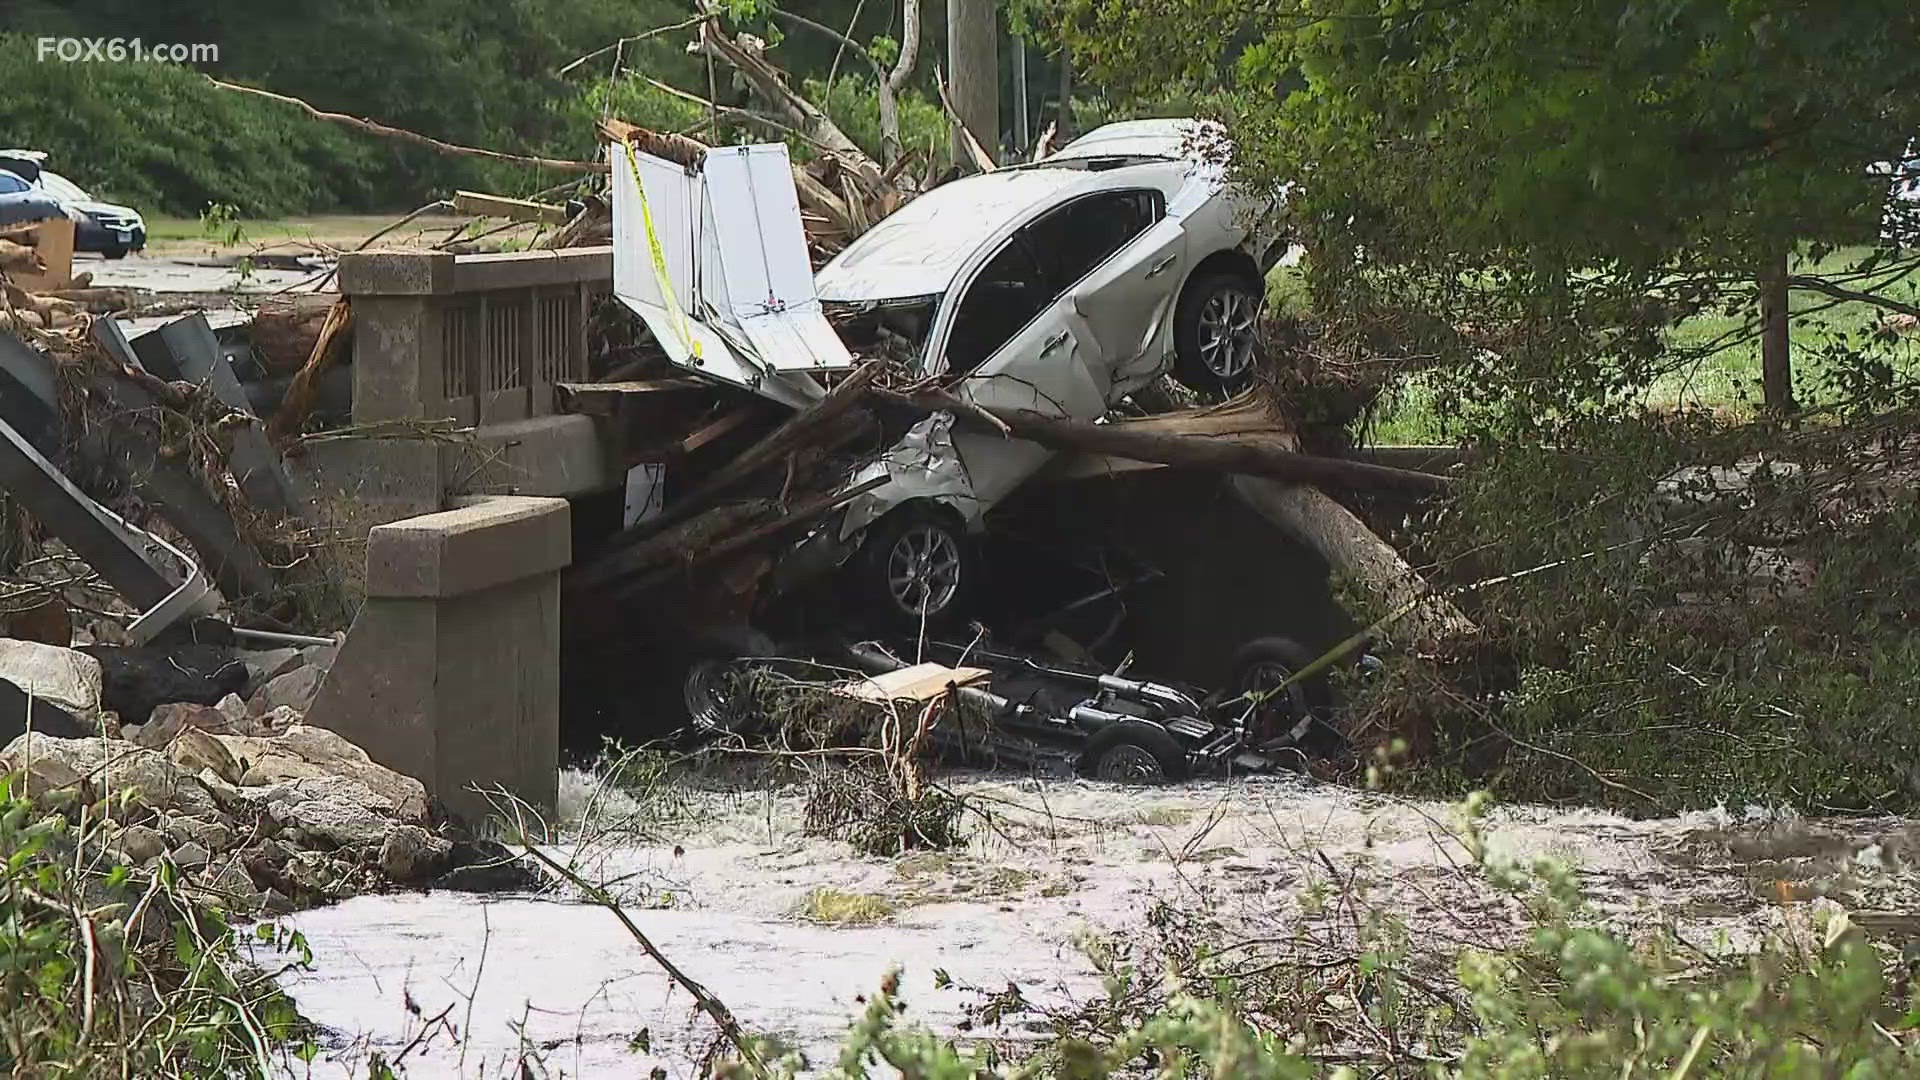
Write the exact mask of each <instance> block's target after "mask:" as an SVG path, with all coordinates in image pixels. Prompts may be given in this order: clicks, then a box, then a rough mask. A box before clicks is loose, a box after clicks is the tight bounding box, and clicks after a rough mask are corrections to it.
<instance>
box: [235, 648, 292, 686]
mask: <svg viewBox="0 0 1920 1080" xmlns="http://www.w3.org/2000/svg"><path fill="white" fill-rule="evenodd" d="M234 659H236V660H238V661H240V662H241V663H242V664H245V665H246V666H247V686H246V692H247V694H249V695H251V694H253V693H255V692H257V691H258V690H259V689H260V688H261V687H263V686H265V685H267V683H268V682H269V681H271V680H272V679H274V678H277V677H278V676H281V675H285V674H286V673H287V672H289V671H292V670H293V669H294V668H297V667H299V666H300V665H301V664H303V663H305V662H306V661H305V660H304V659H302V657H301V654H300V650H299V649H294V648H285V649H266V650H263V651H261V652H242V653H236V654H234Z"/></svg>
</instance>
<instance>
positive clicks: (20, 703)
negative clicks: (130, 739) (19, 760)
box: [0, 678, 98, 743]
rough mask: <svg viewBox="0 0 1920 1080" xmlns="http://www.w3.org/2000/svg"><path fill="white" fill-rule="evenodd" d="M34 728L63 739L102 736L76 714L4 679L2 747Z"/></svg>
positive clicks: (0, 683) (0, 695) (0, 702)
mask: <svg viewBox="0 0 1920 1080" xmlns="http://www.w3.org/2000/svg"><path fill="white" fill-rule="evenodd" d="M29 728H31V729H32V730H34V731H44V732H46V733H47V734H49V735H53V736H57V737H59V738H62V739H84V738H86V737H87V736H89V735H94V734H98V732H96V731H94V730H92V728H91V727H90V726H89V725H87V724H86V723H83V722H82V721H81V720H80V719H79V718H78V717H76V716H74V715H73V714H72V713H70V712H68V711H67V710H65V709H63V708H61V707H60V706H58V705H55V704H54V703H52V702H51V701H47V700H46V699H44V698H38V697H30V696H29V695H28V694H27V693H26V692H25V691H23V690H21V689H20V688H19V687H18V686H15V685H14V684H13V683H12V682H11V681H9V680H7V679H3V678H0V743H10V742H12V741H13V740H14V739H16V738H19V737H20V736H21V735H23V734H25V733H26V732H27V730H28V729H29Z"/></svg>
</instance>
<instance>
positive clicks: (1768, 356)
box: [1759, 248, 1799, 415]
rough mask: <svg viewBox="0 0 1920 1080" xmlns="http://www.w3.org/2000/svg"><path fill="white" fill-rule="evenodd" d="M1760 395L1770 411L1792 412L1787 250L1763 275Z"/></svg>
mask: <svg viewBox="0 0 1920 1080" xmlns="http://www.w3.org/2000/svg"><path fill="white" fill-rule="evenodd" d="M1759 285H1760V393H1761V399H1762V401H1763V402H1764V403H1765V405H1766V407H1767V411H1768V412H1771V413H1774V414H1776V415H1785V414H1787V413H1790V412H1793V411H1794V410H1795V409H1797V408H1798V407H1799V406H1798V404H1797V403H1796V402H1795V401H1794V400H1793V334H1792V330H1791V328H1790V326H1789V325H1788V322H1787V314H1788V309H1787V250H1786V249H1785V248H1782V249H1781V250H1780V252H1779V254H1778V255H1777V256H1774V257H1771V258H1769V260H1768V262H1767V265H1766V266H1765V267H1764V268H1762V270H1761V271H1760V278H1759Z"/></svg>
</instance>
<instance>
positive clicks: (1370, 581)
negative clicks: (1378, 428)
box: [1228, 476, 1479, 649]
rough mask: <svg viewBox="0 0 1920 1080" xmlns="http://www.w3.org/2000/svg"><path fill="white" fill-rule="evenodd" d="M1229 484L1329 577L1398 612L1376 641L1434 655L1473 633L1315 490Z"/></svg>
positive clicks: (1259, 481)
mask: <svg viewBox="0 0 1920 1080" xmlns="http://www.w3.org/2000/svg"><path fill="white" fill-rule="evenodd" d="M1228 483H1229V485H1230V486H1231V487H1232V489H1233V493H1234V494H1235V495H1236V496H1238V497H1239V499H1240V501H1241V502H1243V503H1245V504H1246V505H1247V506H1248V507H1250V508H1251V509H1252V510H1253V511H1254V512H1255V513H1258V514H1259V515H1260V516H1261V517H1263V518H1266V519H1267V520H1268V521H1270V522H1272V523H1273V524H1274V525H1275V526H1276V527H1278V528H1279V529H1280V530H1281V531H1282V532H1285V533H1286V534H1287V535H1288V536H1291V537H1293V538H1294V539H1295V540H1298V541H1299V542H1300V543H1302V544H1305V545H1306V546H1307V547H1310V548H1312V549H1313V550H1314V551H1316V552H1319V554H1320V557H1321V558H1323V559H1325V560H1327V565H1328V566H1330V567H1332V568H1333V570H1334V572H1335V573H1336V574H1339V575H1340V576H1341V577H1343V578H1345V579H1347V580H1348V581H1350V582H1352V583H1353V584H1354V585H1355V586H1357V587H1359V588H1361V589H1364V590H1365V591H1366V592H1367V593H1368V595H1369V596H1370V597H1371V598H1372V599H1373V600H1375V601H1376V603H1377V605H1378V606H1379V607H1380V608H1381V610H1382V611H1384V612H1401V611H1404V612H1405V614H1403V615H1400V616H1399V617H1398V618H1396V619H1393V620H1392V621H1389V622H1388V623H1386V624H1385V626H1384V627H1383V628H1382V630H1381V633H1382V636H1384V637H1386V638H1388V639H1389V640H1392V641H1394V642H1396V643H1399V644H1403V645H1410V646H1413V647H1415V648H1420V649H1433V648H1435V647H1437V646H1439V645H1440V644H1441V643H1443V642H1447V641H1453V640H1458V639H1460V638H1464V637H1468V636H1470V635H1473V634H1476V633H1478V632H1479V627H1477V626H1475V625H1474V623H1473V620H1471V619H1469V618H1467V617H1466V616H1465V615H1463V614H1461V612H1460V609H1459V608H1457V607H1455V606H1454V605H1453V602H1452V601H1450V600H1448V599H1447V598H1446V597H1445V596H1442V595H1440V594H1439V593H1437V592H1435V591H1434V590H1433V588H1432V586H1430V585H1429V584H1428V583H1427V582H1426V580H1425V579H1423V578H1422V577H1421V576H1420V574H1419V572H1418V571H1416V570H1415V569H1414V568H1413V567H1411V566H1409V565H1407V561H1406V560H1405V559H1403V558H1401V557H1400V553H1399V552H1397V551H1395V550H1394V549H1393V547H1392V546H1391V545H1389V544H1388V543H1387V542H1386V541H1384V540H1382V539H1380V537H1379V536H1378V535H1376V534H1375V533H1374V532H1373V530H1372V529H1369V528H1367V526H1366V523H1365V522H1362V521H1361V520H1360V519H1359V518H1358V517H1356V516H1354V514H1353V511H1351V510H1348V509H1347V508H1346V507H1344V506H1342V505H1340V504H1339V503H1338V502H1335V501H1334V500H1333V499H1332V498H1330V497H1328V496H1327V494H1326V493H1325V492H1323V491H1321V490H1320V489H1318V488H1314V487H1307V486H1304V485H1300V484H1283V483H1280V482H1279V481H1276V480H1270V479H1267V478H1265V477H1259V476H1236V477H1233V478H1232V479H1231V480H1230V481H1228Z"/></svg>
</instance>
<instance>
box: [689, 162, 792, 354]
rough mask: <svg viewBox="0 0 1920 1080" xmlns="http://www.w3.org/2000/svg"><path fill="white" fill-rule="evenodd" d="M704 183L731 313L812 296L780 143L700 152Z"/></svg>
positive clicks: (788, 165)
mask: <svg viewBox="0 0 1920 1080" xmlns="http://www.w3.org/2000/svg"><path fill="white" fill-rule="evenodd" d="M706 182H707V194H708V196H709V198H710V199H711V200H712V203H713V208H714V211H715V215H714V219H713V228H714V232H715V234H716V236H717V237H718V239H719V241H720V249H721V257H722V258H723V259H724V260H725V268H724V273H723V279H724V280H725V282H726V290H727V293H728V295H730V296H731V297H732V298H733V303H734V305H735V308H734V315H735V317H736V318H744V317H746V316H749V315H755V314H760V313H761V312H763V311H780V310H784V309H785V308H788V307H793V306H796V305H799V304H804V303H806V302H807V301H809V300H812V299H813V298H814V293H813V265H812V263H810V262H809V261H808V260H807V237H806V234H805V232H804V231H803V230H802V229H801V226H800V198H799V196H798V194H796V193H795V191H794V189H793V165H792V162H791V161H789V160H788V158H787V148H786V145H785V144H784V143H768V144H764V145H759V146H729V147H724V148H720V149H715V150H713V151H712V152H710V153H709V154H708V155H707V167H706Z"/></svg>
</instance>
